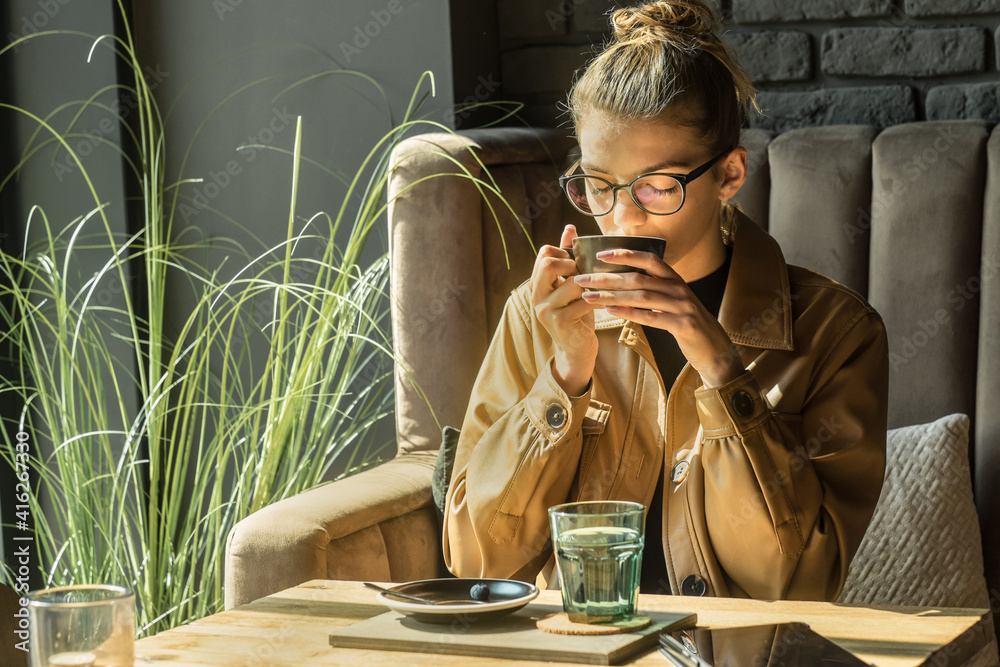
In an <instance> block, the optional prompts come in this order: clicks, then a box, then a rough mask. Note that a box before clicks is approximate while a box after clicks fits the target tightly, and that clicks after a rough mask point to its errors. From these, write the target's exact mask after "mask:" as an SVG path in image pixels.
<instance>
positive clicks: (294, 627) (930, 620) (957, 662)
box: [135, 580, 996, 667]
mask: <svg viewBox="0 0 1000 667" xmlns="http://www.w3.org/2000/svg"><path fill="white" fill-rule="evenodd" d="M375 595H376V594H375V592H374V591H370V590H368V589H366V588H364V587H363V586H362V585H361V584H360V583H358V582H351V581H324V580H316V581H310V582H306V583H304V584H302V585H300V586H296V587H295V588H289V589H288V590H285V591H282V592H280V593H275V594H274V595H270V596H268V597H266V598H261V599H260V600H257V601H255V602H252V603H250V604H246V605H243V606H241V607H236V608H234V609H230V610H228V611H224V612H222V613H219V614H215V615H214V616H209V617H207V618H203V619H201V620H199V621H195V622H193V623H191V624H189V625H185V626H181V627H178V628H174V629H173V630H167V631H166V632H161V633H160V634H158V635H156V636H154V637H147V638H146V639H142V640H140V641H138V642H136V646H135V652H136V661H135V664H136V665H150V664H155V665H165V666H179V665H188V666H193V665H198V666H201V665H205V666H211V667H230V666H231V667H237V666H239V667H258V666H259V667H265V666H268V667H270V666H272V665H273V666H285V665H287V666H288V667H299V666H302V665H351V666H352V667H370V666H371V667H380V666H385V667H404V666H409V665H434V666H435V667H451V666H456V667H457V666H459V665H461V666H463V667H464V666H465V665H469V666H471V667H478V666H484V667H485V666H492V665H501V664H503V665H508V666H511V665H514V666H515V667H541V666H542V665H549V666H551V665H553V664H569V663H549V662H537V661H527V660H517V661H513V660H498V659H493V658H471V657H466V656H442V655H431V654H420V653H401V652H398V651H377V650H362V649H333V648H331V647H330V645H329V641H328V635H329V633H330V631H331V630H332V629H334V628H337V627H341V626H345V625H349V624H351V623H355V622H357V621H361V620H364V619H366V618H370V617H372V616H376V615H378V614H381V613H383V612H385V611H386V608H385V607H384V606H382V605H380V604H378V603H377V602H376V601H375ZM536 602H538V603H544V604H554V605H558V604H560V598H559V592H558V591H542V592H541V595H540V596H539V597H538V599H537V600H536ZM639 608H640V609H642V610H660V611H693V612H696V613H697V614H698V626H699V627H711V628H723V627H735V626H747V625H760V624H769V623H780V622H787V621H801V622H803V623H807V624H809V626H811V627H812V628H813V629H814V630H816V631H817V632H819V633H820V634H822V635H824V636H826V637H828V638H829V639H832V640H833V641H835V642H836V643H837V644H840V645H841V646H843V647H844V648H846V649H848V650H849V651H852V652H853V653H855V654H856V655H858V656H859V657H861V658H862V659H863V660H865V661H867V662H870V663H873V664H876V665H879V667H904V666H905V667H916V666H917V665H929V666H934V667H938V666H941V667H943V666H947V667H960V666H962V667H973V666H975V667H980V666H988V665H995V664H996V663H995V662H994V659H991V658H990V654H991V653H992V654H993V655H995V651H996V648H995V644H994V642H993V624H992V622H991V620H990V616H989V613H988V611H987V610H984V609H944V608H941V609H928V608H916V607H861V606H852V605H840V604H832V603H825V602H762V601H757V600H734V599H729V598H692V597H673V596H640V599H639ZM627 664H630V665H644V666H647V667H653V666H655V667H665V665H667V664H668V663H667V661H666V660H665V659H663V658H662V657H661V656H660V655H659V653H657V652H656V651H650V652H646V653H645V654H641V655H640V656H639V657H638V658H636V659H635V660H633V661H632V662H630V663H627Z"/></svg>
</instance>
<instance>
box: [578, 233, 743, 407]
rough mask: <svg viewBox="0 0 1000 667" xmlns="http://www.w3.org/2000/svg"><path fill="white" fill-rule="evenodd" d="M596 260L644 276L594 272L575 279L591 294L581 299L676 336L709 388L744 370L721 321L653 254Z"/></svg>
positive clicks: (610, 253)
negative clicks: (637, 270) (635, 270)
mask: <svg viewBox="0 0 1000 667" xmlns="http://www.w3.org/2000/svg"><path fill="white" fill-rule="evenodd" d="M597 257H598V259H601V260H603V261H605V262H609V263H613V264H624V265H626V266H632V267H635V268H637V269H643V270H644V271H646V273H647V274H649V275H643V274H642V273H635V272H629V273H590V274H586V275H580V276H576V277H575V278H574V280H575V281H576V283H577V284H578V285H580V286H581V287H585V288H587V289H588V290H594V291H587V292H584V293H583V298H584V299H585V300H586V301H588V302H590V303H592V304H595V305H599V306H601V307H603V308H605V309H606V310H607V311H608V312H609V313H611V314H612V315H615V316H618V317H621V318H623V319H626V320H631V321H633V322H636V323H637V324H641V325H643V326H650V327H657V328H659V329H665V330H667V331H669V332H670V333H671V334H673V336H674V338H675V339H676V340H677V345H678V346H679V347H680V350H681V353H682V354H683V355H684V357H685V358H687V360H688V361H689V362H690V363H691V366H692V367H693V368H694V369H695V370H696V371H698V373H699V374H700V375H701V379H702V382H703V383H704V384H705V386H706V387H719V386H722V385H724V384H726V383H727V382H729V381H731V380H735V379H736V378H737V377H739V376H740V375H741V374H742V373H743V372H744V369H743V362H742V361H741V360H740V356H739V354H738V353H737V352H736V348H735V347H734V346H733V343H732V341H731V340H730V339H729V336H728V335H727V334H726V331H725V329H723V328H722V325H721V324H719V321H718V320H717V319H715V318H714V317H712V315H711V313H709V312H708V311H707V310H705V307H704V306H703V305H702V304H701V301H699V300H698V297H696V296H695V295H694V293H693V292H692V291H691V289H690V288H689V287H688V285H687V283H686V282H684V280H683V279H682V278H681V277H680V276H679V275H677V273H676V272H675V271H674V270H673V269H672V268H670V266H669V265H668V264H667V263H665V262H664V261H663V260H662V259H660V258H659V257H657V256H656V255H654V254H653V253H649V252H638V251H634V250H605V251H603V252H600V253H598V255H597Z"/></svg>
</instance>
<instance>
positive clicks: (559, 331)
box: [531, 225, 597, 396]
mask: <svg viewBox="0 0 1000 667" xmlns="http://www.w3.org/2000/svg"><path fill="white" fill-rule="evenodd" d="M574 238H576V228H575V227H574V226H573V225H566V227H565V229H563V233H562V238H561V239H560V241H559V245H560V247H559V248H556V247H553V246H550V245H546V246H542V249H541V250H539V251H538V257H537V258H535V267H534V269H533V270H532V272H531V305H532V307H533V308H534V309H535V316H536V317H537V318H538V321H539V322H541V323H542V326H543V327H545V330H546V331H548V332H549V335H550V336H552V341H553V343H555V347H556V353H555V363H554V365H553V368H552V372H553V375H554V377H555V380H556V382H558V383H559V386H561V387H562V388H563V390H565V391H566V393H567V394H569V395H570V396H580V395H582V394H583V393H584V392H585V391H586V390H587V385H588V384H589V383H590V377H591V376H592V375H593V374H594V364H595V363H596V362H597V334H596V333H595V331H594V310H595V308H596V306H593V305H591V304H590V303H588V302H586V301H584V300H583V299H581V298H580V297H581V295H582V294H583V288H582V287H580V286H579V285H577V284H576V283H575V282H573V281H572V280H567V278H568V277H570V276H575V275H577V273H578V272H577V270H576V262H574V261H573V260H572V259H570V257H569V253H567V252H566V251H565V250H562V248H564V247H569V246H571V245H572V244H573V239H574Z"/></svg>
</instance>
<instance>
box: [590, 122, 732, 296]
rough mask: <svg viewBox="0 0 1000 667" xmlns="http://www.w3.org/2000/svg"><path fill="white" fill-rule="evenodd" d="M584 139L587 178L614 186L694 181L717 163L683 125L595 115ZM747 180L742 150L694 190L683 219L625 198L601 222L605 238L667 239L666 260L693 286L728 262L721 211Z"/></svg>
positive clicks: (696, 183)
mask: <svg viewBox="0 0 1000 667" xmlns="http://www.w3.org/2000/svg"><path fill="white" fill-rule="evenodd" d="M578 132H579V139H580V149H581V152H582V155H581V162H580V165H581V167H582V169H583V172H584V173H587V174H592V175H595V176H602V177H603V178H606V179H607V180H609V181H611V182H612V183H618V184H625V183H628V182H630V181H631V180H632V179H634V178H635V177H636V176H640V175H642V174H648V173H651V172H667V173H672V174H687V173H688V172H690V171H692V170H694V169H696V168H698V167H699V166H701V165H702V164H704V163H706V162H708V161H709V160H711V159H712V158H713V157H715V153H713V151H712V149H711V148H710V147H709V146H707V145H706V144H705V143H704V142H703V141H702V140H701V139H700V138H699V137H698V135H697V133H696V132H695V131H694V130H693V129H692V128H689V127H686V126H683V125H670V124H666V123H663V122H654V121H650V120H621V119H618V118H615V117H609V116H606V115H603V114H597V113H595V114H592V115H590V116H588V117H585V118H583V119H581V121H580V123H579V125H578ZM745 178H746V151H745V150H744V149H743V148H737V149H736V150H734V151H733V152H732V153H730V154H729V155H728V156H726V157H725V158H723V159H722V160H721V161H720V162H719V163H718V164H716V165H715V166H714V167H712V168H711V169H710V170H709V171H708V172H706V173H704V174H702V175H701V176H700V177H698V178H697V179H696V180H694V181H693V182H691V183H689V184H688V185H687V186H686V188H685V190H686V197H685V200H684V205H683V206H682V207H681V209H680V210H679V211H677V212H676V213H674V214H672V215H652V214H649V213H646V212H645V211H643V210H642V209H640V208H639V207H638V206H636V204H635V202H634V201H632V198H631V197H629V196H628V193H627V192H625V191H623V190H622V191H619V192H618V198H617V200H616V202H615V206H614V208H613V209H612V210H611V212H610V213H608V214H607V215H602V216H597V217H596V218H595V219H596V220H597V224H598V225H599V226H600V228H601V231H602V232H603V233H604V234H624V235H629V236H659V237H661V238H663V239H665V240H666V242H667V250H666V253H665V255H664V260H665V261H666V262H667V263H668V264H670V265H671V266H672V267H674V269H675V270H676V271H677V272H678V273H680V274H681V276H682V277H684V279H685V280H692V279H696V278H700V277H702V276H703V275H705V274H707V273H708V272H711V271H712V270H714V269H715V268H717V267H718V264H719V263H720V262H721V256H722V252H723V243H722V235H721V232H720V227H719V225H720V221H719V214H720V211H721V205H722V202H723V201H724V200H726V199H729V198H730V197H732V196H733V195H734V194H736V191H737V190H739V188H740V186H741V185H742V184H743V181H744V180H745ZM698 274H701V275H698Z"/></svg>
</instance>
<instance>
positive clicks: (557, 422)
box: [545, 403, 566, 428]
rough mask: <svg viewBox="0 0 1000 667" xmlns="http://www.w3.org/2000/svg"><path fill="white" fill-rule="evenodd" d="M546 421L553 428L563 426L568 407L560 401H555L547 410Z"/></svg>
mask: <svg viewBox="0 0 1000 667" xmlns="http://www.w3.org/2000/svg"><path fill="white" fill-rule="evenodd" d="M545 421H546V422H547V423H548V425H549V426H551V427H552V428H561V427H562V425H563V424H565V423H566V408H564V407H563V406H561V405H559V404H558V403H553V404H552V405H550V406H549V407H548V409H547V410H546V411H545Z"/></svg>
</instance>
